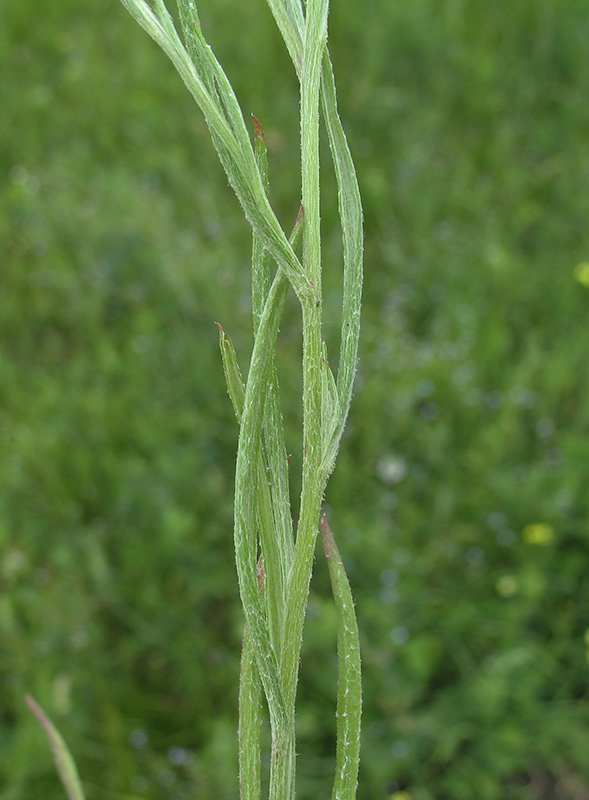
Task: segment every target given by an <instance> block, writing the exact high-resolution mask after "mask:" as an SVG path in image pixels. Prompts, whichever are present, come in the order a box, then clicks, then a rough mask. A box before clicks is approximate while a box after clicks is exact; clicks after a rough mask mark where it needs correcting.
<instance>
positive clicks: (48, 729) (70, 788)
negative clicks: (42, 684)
mask: <svg viewBox="0 0 589 800" xmlns="http://www.w3.org/2000/svg"><path fill="white" fill-rule="evenodd" d="M25 699H26V701H27V705H28V706H29V708H30V709H31V711H32V712H33V714H34V715H35V717H36V718H37V720H38V721H39V723H40V724H41V726H42V727H43V730H44V731H45V735H46V736H47V739H48V740H49V744H50V745H51V749H52V751H53V760H54V762H55V766H56V768H57V772H58V773H59V777H60V779H61V782H62V784H63V788H64V789H65V791H66V794H67V796H68V798H69V800H84V790H83V789H82V784H81V782H80V777H79V775H78V769H77V767H76V763H75V761H74V759H73V757H72V754H71V753H70V751H69V749H68V746H67V744H66V743H65V741H64V739H63V738H62V736H61V734H60V733H59V731H58V730H57V728H56V727H55V725H54V724H53V723H52V722H51V720H50V719H49V717H48V716H47V715H46V714H45V712H44V711H43V709H42V708H41V706H39V705H38V703H36V702H35V700H34V699H33V698H32V697H31V695H30V694H27V695H26V696H25Z"/></svg>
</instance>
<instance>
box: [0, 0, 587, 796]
mask: <svg viewBox="0 0 589 800" xmlns="http://www.w3.org/2000/svg"><path fill="white" fill-rule="evenodd" d="M200 6H202V8H201V17H202V21H203V25H204V28H205V33H206V35H207V36H208V38H209V40H210V41H211V43H212V44H213V46H214V48H215V50H216V52H217V54H218V56H219V58H220V60H221V62H222V63H223V64H224V66H225V67H226V69H227V72H228V74H229V76H230V78H231V80H232V81H233V83H234V85H235V88H236V90H237V93H238V96H239V98H240V100H241V102H242V106H243V108H244V112H245V114H246V116H247V115H249V113H250V112H253V113H255V114H256V116H258V117H259V119H260V120H261V121H262V124H263V125H264V127H265V130H266V137H267V141H268V145H269V157H270V171H271V186H272V199H273V203H274V205H275V207H276V209H277V212H278V214H279V216H280V218H281V220H282V221H283V222H284V225H285V227H290V225H291V222H292V221H293V220H294V217H295V215H296V211H297V208H298V202H299V194H298V168H299V167H298V149H297V136H298V122H297V86H296V81H295V78H294V75H293V72H292V69H291V67H290V64H289V62H288V58H287V56H286V54H285V50H284V47H283V45H282V43H281V41H280V39H279V36H278V34H277V33H276V31H275V30H274V24H273V21H272V19H271V16H270V14H269V12H268V10H267V9H266V7H265V3H264V2H263V0H256V2H247V3H244V2H239V1H238V0H215V2H210V0H209V1H208V2H207V1H206V0H202V3H201V4H200ZM330 30H331V36H330V46H331V50H332V55H333V61H334V64H335V70H336V76H337V79H338V87H339V96H340V106H341V113H342V117H343V120H344V124H345V127H346V130H347V133H348V137H349V140H350V144H351V148H352V151H353V153H354V155H355V158H356V162H357V167H358V174H359V179H360V184H361V189H362V193H363V199H364V205H365V215H366V285H365V305H364V316H363V320H364V322H363V340H362V348H361V359H360V365H359V374H358V381H357V391H356V398H355V402H354V405H353V408H352V413H351V417H350V423H349V426H348V429H347V435H346V437H345V439H344V442H343V447H342V452H341V456H340V460H339V464H338V467H337V470H336V472H335V474H334V476H333V478H332V480H331V483H330V486H329V489H328V493H327V496H326V502H327V504H328V508H329V513H330V520H331V524H332V527H333V529H334V531H335V533H336V535H337V538H338V540H339V543H340V548H341V550H342V552H343V555H344V558H345V562H346V565H347V568H348V571H349V576H350V579H351V582H352V585H353V590H354V594H355V596H356V598H357V612H358V617H359V623H360V628H361V635H362V648H363V658H364V669H365V727H364V734H363V761H362V768H361V776H360V790H359V800H388V799H390V798H391V797H392V798H398V800H473V798H477V800H553V799H554V800H587V798H589V760H588V756H587V754H588V753H589V694H588V688H589V665H588V652H589V571H588V568H587V567H588V563H589V558H588V556H589V548H588V544H589V528H588V519H589V492H588V488H589V403H588V389H589V363H588V356H587V349H588V344H589V337H588V335H587V316H588V310H589V266H588V262H589V228H588V224H587V223H588V220H589V191H588V186H589V61H588V59H589V55H588V51H587V42H589V6H588V5H587V3H586V2H585V0H558V2H557V1H556V0H496V2H485V0H482V2H481V0H365V2H363V3H358V2H356V0H333V3H332V18H331V29H330ZM0 61H1V74H2V80H1V81H0V176H1V178H0V180H1V194H0V252H1V253H2V271H1V281H2V289H1V295H0V320H1V325H0V336H1V346H0V396H1V402H0V436H1V452H2V458H1V460H0V580H1V583H2V593H1V596H0V629H1V630H0V797H1V798H2V800H21V799H22V800H24V799H25V798H26V800H47V799H49V800H53V798H59V797H62V794H61V790H60V788H59V787H58V784H57V781H56V778H55V775H54V771H53V767H52V763H51V757H50V753H49V750H48V747H47V745H46V742H45V741H44V739H43V735H42V733H41V731H40V730H39V729H38V728H37V726H36V723H35V721H34V720H33V719H32V717H31V715H30V713H29V712H28V710H27V709H26V708H25V704H24V700H23V696H24V693H25V692H26V691H29V692H31V693H32V694H33V695H34V696H35V697H36V698H37V700H38V701H39V702H40V703H41V704H42V705H43V706H44V707H45V709H46V711H47V712H48V713H49V714H50V715H51V716H52V717H53V719H54V721H55V722H56V724H57V725H58V726H59V727H60V729H61V730H62V732H63V734H64V736H65V737H66V739H67V740H68V742H69V744H70V746H71V749H72V750H73V752H74V754H75V756H76V759H77V761H78V764H79V768H80V771H81V774H82V776H83V778H84V782H85V786H86V789H87V796H88V799H89V800H132V799H133V800H135V799H136V798H145V799H146V800H160V798H161V800H164V798H165V799H166V800H188V799H189V798H207V799H208V798H210V799H211V800H235V798H237V781H236V734H235V729H236V719H237V710H236V704H237V698H236V695H237V677H238V669H239V650H240V636H241V626H242V618H241V611H240V607H239V604H238V598H237V590H236V579H235V569H234V562H233V554H232V541H231V527H232V497H231V495H232V481H233V465H234V454H235V445H236V437H237V425H236V422H235V420H234V418H233V414H232V410H231V407H230V403H229V400H228V398H227V395H226V391H225V387H224V382H223V375H222V369H221V365H220V358H219V355H218V349H217V348H218V345H217V330H216V328H215V326H214V324H213V322H214V321H215V320H218V321H220V322H221V323H222V324H223V325H224V326H225V327H226V328H227V330H228V331H229V332H230V334H231V335H232V337H233V339H234V341H235V344H236V346H237V349H238V353H239V354H240V358H241V362H242V366H243V367H246V365H247V358H248V351H249V348H250V346H251V334H250V330H251V321H250V317H249V308H250V299H249V263H248V261H249V247H250V242H249V231H248V228H247V225H246V224H245V223H244V221H243V219H242V215H241V212H240V209H239V207H238V204H237V202H236V200H235V199H234V197H233V196H232V194H231V191H230V190H229V188H228V186H227V181H226V178H225V176H224V174H223V172H222V170H221V168H220V166H219V164H218V163H217V161H216V158H215V156H214V153H213V149H212V146H211V144H210V142H209V138H208V134H207V131H206V128H205V126H204V123H203V121H202V118H201V116H200V114H199V112H198V109H196V107H195V106H194V104H193V102H192V100H191V98H190V96H189V95H188V93H187V91H186V90H185V88H184V86H183V85H182V83H181V81H180V79H179V78H178V77H177V75H176V74H175V72H174V70H173V68H172V66H171V65H170V64H169V63H168V61H167V60H166V58H165V56H164V55H163V54H162V53H161V52H160V51H159V50H158V49H157V47H156V46H155V45H154V44H153V43H152V42H151V41H150V40H149V39H148V37H147V36H146V35H145V34H144V33H143V32H142V31H141V30H140V29H139V28H138V26H137V25H136V24H135V22H134V21H133V20H132V19H131V18H130V17H129V16H128V15H127V13H126V12H125V11H124V9H123V8H122V6H121V5H120V4H119V3H117V2H116V0H105V2H101V3H91V4H80V3H76V2H73V0H61V2H59V3H55V2H48V0H39V1H38V2H36V3H32V2H30V0H29V1H27V0H23V2H18V3H16V2H13V3H9V2H7V0H5V1H4V2H3V3H2V4H1V5H0ZM326 156H328V152H327V148H326ZM327 163H328V159H326V164H327ZM323 228H324V234H325V242H326V244H325V269H326V315H327V318H328V319H327V324H326V336H327V339H328V343H330V345H331V349H332V350H336V348H337V314H338V306H339V297H340V296H339V291H338V282H339V273H340V267H339V264H340V247H339V243H338V238H339V231H338V227H337V214H336V209H335V205H334V181H333V178H332V177H331V176H330V174H329V172H328V171H327V172H326V174H325V178H324V210H323ZM299 345H300V334H299V316H298V312H297V308H296V303H295V302H294V300H293V299H292V298H291V301H290V304H289V306H288V308H287V311H286V317H285V321H284V325H283V330H282V335H281V340H280V357H281V379H282V385H283V389H284V395H285V400H284V402H285V415H286V420H287V425H288V431H287V434H288V446H289V450H291V451H292V452H293V464H294V462H295V461H296V459H297V458H299V456H298V454H299V448H300V445H299V433H298V427H297V426H298V424H299V422H300V410H299V403H298V400H297V397H298V393H299V392H300V372H299V367H298V359H299ZM293 471H294V470H293ZM334 625H335V623H334V610H333V606H332V603H331V600H330V595H329V584H328V578H327V575H326V570H325V566H324V564H323V561H322V559H321V558H318V559H317V566H316V575H315V578H314V581H313V585H312V596H311V602H310V606H309V619H308V625H307V629H306V639H305V647H304V657H303V669H302V678H301V684H300V709H299V717H298V722H299V735H300V740H299V752H300V754H301V756H300V769H299V773H300V774H299V784H298V795H297V796H298V798H299V799H300V800H317V798H326V797H328V796H329V792H330V786H331V776H332V771H333V750H334V741H333V736H334V716H333V713H334V701H335V681H336V663H335V630H334ZM265 769H266V770H267V764H265Z"/></svg>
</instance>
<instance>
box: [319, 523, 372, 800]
mask: <svg viewBox="0 0 589 800" xmlns="http://www.w3.org/2000/svg"><path fill="white" fill-rule="evenodd" d="M321 534H322V537H323V549H324V551H325V557H326V558H327V565H328V568H329V577H330V580H331V589H332V592H333V597H334V600H335V607H336V613H337V655H338V687H337V751H336V763H335V779H334V783H333V793H332V800H354V798H355V797H356V789H357V785H358V765H359V761H360V721H361V715H362V682H361V674H360V639H359V636H358V624H357V622H356V614H355V612H354V601H353V599H352V593H351V591H350V584H349V583H348V578H347V576H346V570H345V568H344V564H343V561H342V559H341V556H340V554H339V550H338V548H337V545H336V543H335V539H334V538H333V534H332V533H331V530H330V528H329V525H328V524H327V520H326V519H325V517H323V518H322V520H321Z"/></svg>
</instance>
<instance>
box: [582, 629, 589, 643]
mask: <svg viewBox="0 0 589 800" xmlns="http://www.w3.org/2000/svg"><path fill="white" fill-rule="evenodd" d="M583 638H584V639H585V644H586V645H587V647H589V628H587V630H586V631H585V636H584V637H583Z"/></svg>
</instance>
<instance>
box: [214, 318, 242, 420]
mask: <svg viewBox="0 0 589 800" xmlns="http://www.w3.org/2000/svg"><path fill="white" fill-rule="evenodd" d="M215 325H216V326H217V327H218V328H219V347H220V349H221V358H222V359H223V371H224V372H225V381H226V383H227V391H228V393H229V397H230V398H231V403H232V405H233V410H234V411H235V416H236V417H237V421H238V422H241V415H242V414H243V402H244V397H245V384H244V382H243V378H242V377H241V370H240V369H239V364H238V363H237V353H236V352H235V348H234V347H233V342H232V341H231V339H230V338H229V336H228V334H227V332H226V331H225V329H224V328H222V327H221V325H220V324H219V323H218V322H216V323H215Z"/></svg>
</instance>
